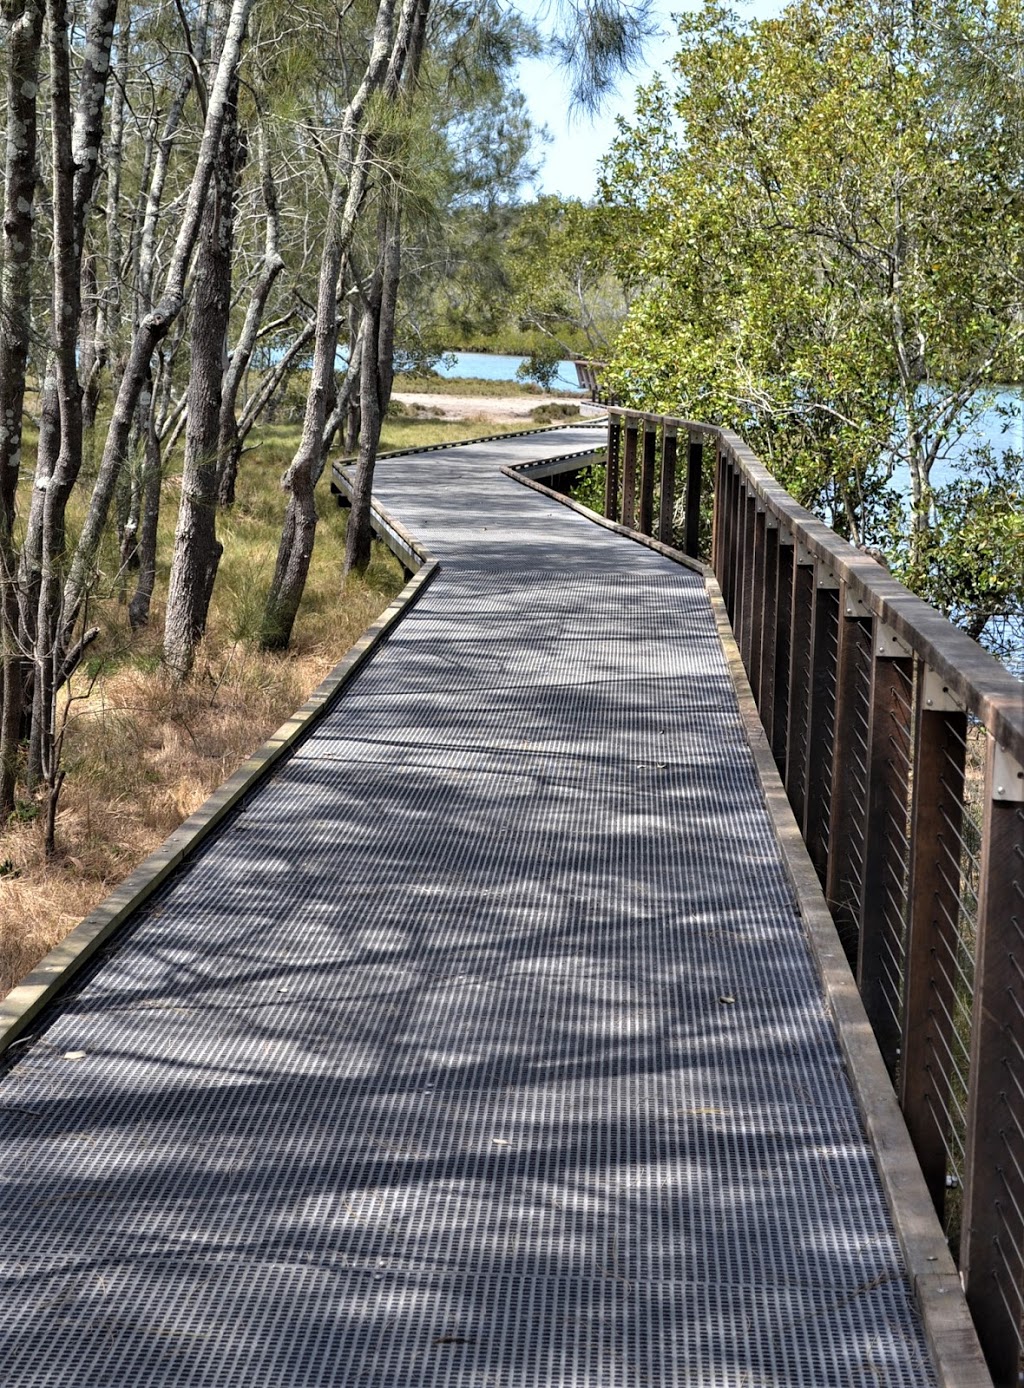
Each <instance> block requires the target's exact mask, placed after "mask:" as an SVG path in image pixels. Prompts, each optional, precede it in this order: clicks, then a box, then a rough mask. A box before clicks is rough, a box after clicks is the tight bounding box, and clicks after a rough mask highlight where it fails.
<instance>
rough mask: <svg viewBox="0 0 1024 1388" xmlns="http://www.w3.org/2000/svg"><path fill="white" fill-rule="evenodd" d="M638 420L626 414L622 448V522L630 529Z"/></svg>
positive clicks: (634, 497) (634, 504) (633, 500)
mask: <svg viewBox="0 0 1024 1388" xmlns="http://www.w3.org/2000/svg"><path fill="white" fill-rule="evenodd" d="M639 432H640V420H639V418H638V416H637V415H635V414H634V415H630V414H627V415H626V446H625V448H624V449H623V450H622V524H623V525H625V526H627V527H628V528H629V529H630V530H632V529H633V528H634V526H635V525H636V452H637V444H638V442H639V439H638V436H639Z"/></svg>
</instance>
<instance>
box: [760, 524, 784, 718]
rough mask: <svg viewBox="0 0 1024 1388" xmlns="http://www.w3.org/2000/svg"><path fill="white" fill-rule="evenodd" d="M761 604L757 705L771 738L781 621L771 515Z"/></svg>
mask: <svg viewBox="0 0 1024 1388" xmlns="http://www.w3.org/2000/svg"><path fill="white" fill-rule="evenodd" d="M762 583H763V588H764V602H763V603H762V606H761V663H760V668H759V669H758V672H757V708H758V712H759V713H760V715H761V723H762V725H763V727H764V730H765V732H766V733H767V734H768V737H769V739H771V734H772V718H773V710H774V707H775V652H776V648H777V644H778V620H779V522H778V521H777V520H776V518H775V517H774V516H773V515H771V514H766V515H765V521H764V565H763V576H762Z"/></svg>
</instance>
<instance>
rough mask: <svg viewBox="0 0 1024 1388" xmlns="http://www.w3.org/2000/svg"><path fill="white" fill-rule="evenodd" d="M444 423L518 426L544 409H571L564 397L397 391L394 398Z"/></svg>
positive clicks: (572, 402) (570, 401) (571, 402)
mask: <svg viewBox="0 0 1024 1388" xmlns="http://www.w3.org/2000/svg"><path fill="white" fill-rule="evenodd" d="M392 398H393V399H395V400H400V401H401V402H402V404H403V405H409V406H415V407H417V408H418V409H421V410H423V411H424V412H425V413H428V414H432V415H435V416H437V417H438V418H440V419H487V420H496V421H498V422H503V421H507V422H515V421H517V420H523V419H529V417H530V414H531V413H532V411H533V410H536V409H539V408H540V407H541V405H571V404H575V403H576V402H575V401H573V400H567V399H566V398H565V396H561V395H507V396H505V395H431V394H422V395H421V394H419V393H415V392H407V391H404V390H396V391H395V392H394V395H393V397H392Z"/></svg>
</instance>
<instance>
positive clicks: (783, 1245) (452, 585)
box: [0, 465, 931, 1388]
mask: <svg viewBox="0 0 1024 1388" xmlns="http://www.w3.org/2000/svg"><path fill="white" fill-rule="evenodd" d="M390 466H394V465H390ZM507 485H511V486H513V487H514V485H515V484H507ZM517 490H518V492H519V493H520V494H521V496H522V498H523V499H524V504H525V505H526V506H527V508H528V507H529V505H532V504H534V503H535V502H536V500H537V499H536V498H535V496H534V494H532V493H530V492H528V491H526V490H525V489H521V488H520V489H517ZM414 499H415V502H416V505H420V506H422V507H424V508H429V505H432V504H434V502H433V497H432V496H425V497H424V496H422V495H420V494H419V493H417V494H416V497H415V498H414ZM485 503H486V497H485ZM486 504H489V503H486ZM502 504H504V502H503V503H502ZM412 509H415V507H412ZM482 513H483V512H482V511H481V512H479V513H478V514H482ZM562 514H563V515H566V514H567V513H565V512H564V511H563V512H562ZM405 518H406V517H405V511H404V510H403V519H405ZM530 524H532V520H531V518H530V517H529V516H528V515H526V516H524V517H523V518H522V526H523V528H524V530H528V529H529V525H530ZM414 528H415V525H414ZM425 538H426V539H427V541H428V543H430V544H432V545H433V544H435V538H434V536H433V535H429V536H427V537H425ZM530 543H531V544H532V543H533V542H532V541H531V542H530ZM603 543H605V541H602V544H603ZM537 544H538V546H539V544H540V541H539V540H538V542H537ZM615 544H616V545H617V546H618V547H619V549H620V551H621V548H622V542H621V541H615ZM555 548H556V550H557V546H556V547H555ZM536 552H537V550H536V549H533V550H531V555H535V554H536ZM474 554H477V551H475V550H474ZM503 562H507V559H506V560H505V561H503ZM582 562H583V561H581V563H582ZM586 562H587V563H588V564H589V558H588V559H587V560H586ZM602 562H605V560H604V559H602ZM607 562H608V563H610V562H611V561H610V559H609V560H608V561H607ZM618 562H619V566H620V569H621V570H622V573H621V574H620V575H619V578H620V579H621V580H622V581H616V583H615V584H614V585H610V586H609V585H608V584H605V583H602V582H599V581H598V580H597V579H596V578H595V577H594V575H593V574H592V573H589V572H582V571H581V570H577V569H574V568H572V567H568V568H565V569H564V570H563V571H561V572H556V571H555V570H554V569H553V568H552V567H551V566H549V565H548V563H547V560H544V563H543V564H542V565H541V567H542V569H543V570H544V572H542V573H536V572H534V573H523V572H520V573H518V574H516V573H514V572H512V571H511V570H508V571H506V570H501V571H498V570H495V571H492V572H483V571H482V570H481V569H479V568H473V567H472V566H468V567H461V568H460V567H458V566H457V565H455V564H454V563H453V564H451V565H450V567H449V568H447V569H446V570H445V571H444V572H443V573H442V575H441V577H440V578H439V579H437V580H436V581H435V584H434V586H433V588H432V589H431V590H430V591H429V594H428V597H427V598H425V599H424V600H423V601H422V602H421V603H420V604H419V605H418V606H417V607H416V608H415V609H414V610H413V612H412V613H411V615H410V616H409V617H407V618H406V620H405V621H403V623H402V624H401V626H400V627H399V629H398V631H397V632H396V633H395V635H394V636H393V637H392V638H391V639H390V640H389V641H388V643H387V644H386V646H385V647H384V648H383V649H382V650H381V651H380V652H379V653H378V654H377V655H376V656H375V658H374V660H373V661H372V662H371V664H370V665H369V666H368V667H367V668H366V669H365V670H364V672H363V673H362V674H361V675H360V676H359V678H358V679H357V680H356V682H355V683H354V685H353V686H352V689H351V691H350V693H349V694H348V695H347V696H346V698H345V699H343V700H342V702H341V703H340V704H339V706H338V707H337V708H336V710H335V711H334V712H333V713H332V714H331V715H330V716H329V718H328V719H327V720H326V721H325V722H324V724H323V725H322V726H321V727H320V728H319V729H318V730H317V731H316V733H315V734H314V735H313V737H311V738H310V739H309V740H308V741H307V742H306V743H305V744H304V745H303V747H302V748H301V749H300V751H299V752H298V754H297V755H296V756H294V757H293V758H292V759H291V760H290V761H289V762H288V763H286V764H285V765H284V766H283V767H282V768H281V769H280V770H279V771H278V772H277V773H276V774H275V776H274V777H273V778H272V780H271V781H270V782H269V783H268V784H267V786H266V787H265V788H264V789H263V790H261V791H260V792H259V793H258V794H256V795H255V796H254V797H253V798H252V799H251V800H250V801H249V803H248V804H247V805H246V806H244V808H243V809H242V811H241V812H240V813H238V814H236V815H235V816H234V818H233V819H232V820H231V821H230V822H229V823H228V824H227V826H226V827H225V829H224V830H223V832H221V833H220V834H219V835H218V837H217V838H216V840H215V841H213V842H212V843H211V844H209V845H208V846H207V847H206V848H205V849H204V850H203V851H202V852H201V853H200V854H199V855H197V857H196V858H195V859H194V860H193V861H192V862H191V864H190V865H189V867H188V868H187V870H186V871H184V872H182V873H180V874H179V875H178V876H177V877H176V878H175V879H174V880H173V882H172V883H171V884H170V885H169V886H167V887H165V888H164V889H163V890H162V891H161V893H160V894H159V895H158V896H157V897H155V898H154V899H153V900H152V902H151V903H150V904H149V905H148V906H147V907H146V908H145V909H144V910H143V911H142V912H141V913H140V915H139V917H138V918H137V920H136V921H135V923H134V924H133V925H132V926H131V928H130V929H128V930H126V931H124V932H122V934H121V935H120V936H119V937H118V939H117V941H116V942H115V943H114V945H113V946H112V947H111V948H110V949H108V950H107V952H106V953H105V955H104V956H103V958H102V959H100V960H99V961H97V963H96V964H95V965H94V966H93V967H92V968H91V969H90V971H89V972H88V973H87V974H86V975H85V976H83V978H82V980H81V982H80V983H79V984H78V985H77V986H76V988H75V989H74V991H73V992H72V993H71V994H69V995H68V996H67V997H65V999H64V1000H63V1001H62V1002H61V1004H60V1006H59V1007H58V1008H55V1009H53V1010H52V1011H51V1013H50V1014H49V1015H48V1016H47V1017H45V1018H44V1019H43V1020H42V1021H41V1022H40V1023H39V1025H38V1027H37V1030H36V1034H35V1036H34V1037H33V1038H31V1039H29V1040H28V1041H26V1042H25V1043H24V1044H23V1045H16V1046H15V1047H14V1049H13V1051H12V1054H11V1058H10V1060H9V1061H8V1064H7V1073H6V1076H5V1078H4V1080H3V1083H2V1084H0V1143H2V1150H3V1153H4V1173H5V1194H4V1228H5V1235H6V1238H5V1244H4V1257H3V1260H2V1278H3V1280H2V1286H3V1291H4V1296H3V1299H2V1302H0V1343H2V1353H3V1362H4V1364H5V1383H7V1384H10V1385H12V1388H28V1385H37V1384H38V1385H42V1384H47V1385H50V1384H53V1383H60V1384H62V1385H104V1388H105V1386H106V1385H108V1384H117V1385H119V1388H120V1385H131V1384H139V1385H143V1384H144V1385H146V1386H147V1388H149V1386H150V1385H154V1386H156V1388H159V1385H165V1384H166V1385H170V1384H173V1385H204V1386H205V1385H210V1388H213V1385H222V1384H230V1385H234V1384H239V1385H241V1384H246V1385H249V1384H256V1385H266V1386H267V1388H270V1386H271V1385H273V1388H279V1386H280V1385H295V1388H299V1385H301V1388H316V1385H340V1384H344V1385H346V1388H347V1385H373V1388H383V1386H384V1385H394V1386H395V1388H433V1385H440V1384H445V1385H450V1386H451V1388H454V1385H460V1386H461V1385H465V1386H466V1388H469V1385H472V1386H473V1388H478V1385H479V1386H480V1388H482V1386H483V1385H492V1384H493V1385H508V1388H513V1386H514V1388H553V1385H556V1384H557V1385H562V1384H565V1385H578V1386H579V1388H627V1385H628V1388H634V1385H650V1388H656V1386H657V1388H661V1385H670V1384H671V1385H680V1386H682V1385H685V1388H690V1386H691V1385H703V1384H707V1385H711V1384H725V1385H730V1386H731V1385H739V1384H743V1383H748V1384H758V1385H760V1384H765V1385H767V1384H772V1385H798V1384H808V1385H814V1388H821V1385H827V1384H835V1385H843V1388H847V1385H868V1384H870V1385H873V1386H874V1388H877V1384H878V1383H880V1382H881V1383H886V1384H893V1385H896V1384H906V1385H912V1388H920V1386H921V1385H926V1384H927V1383H928V1382H930V1381H931V1380H930V1377H929V1370H928V1369H927V1367H926V1362H925V1353H924V1350H923V1347H922V1342H921V1336H920V1332H919V1329H918V1327H917V1324H916V1321H915V1319H914V1316H913V1313H912V1310H911V1306H910V1300H909V1295H908V1292H907V1288H906V1286H905V1283H904V1280H903V1277H902V1272H901V1269H900V1265H899V1259H898V1255H897V1252H896V1247H895V1241H894V1239H893V1236H892V1233H891V1230H890V1229H889V1227H888V1224H887V1221H886V1218H885V1215H884V1210H883V1202H882V1198H881V1194H880V1191H879V1189H878V1184H877V1179H876V1176H875V1172H874V1169H873V1165H872V1161H871V1157H870V1154H869V1151H868V1147H867V1144H866V1142H865V1140H864V1137H863V1134H862V1132H861V1129H860V1125H859V1122H858V1120H857V1116H856V1113H855V1110H854V1106H853V1102H852V1099H851V1095H850V1092H849V1088H848V1085H847V1083H846V1080H845V1076H844V1073H843V1069H842V1065H841V1061H840V1056H839V1052H838V1049H837V1046H836V1042H835V1037H834V1035H833V1033H832V1030H831V1027H830V1025H829V1023H828V1020H827V1018H826V1016H825V1010H824V1005H823V1001H822V998H821V996H820V992H819V989H818V986H817V983H816V980H815V976H814V972H813V969H812V966H811V963H810V960H809V957H808V953H807V949H806V946H805V943H804V940H803V938H802V934H801V930H800V925H799V921H798V920H797V919H796V916H795V912H794V908H793V904H792V901H791V898H790V895H789V891H788V889H787V886H786V883H785V878H784V874H783V870H782V865H781V862H780V860H779V857H778V852H777V849H776V847H775V844H774V840H773V838H772V834H771V831H770V828H769V825H768V822H767V820H766V818H765V816H764V812H763V809H762V807H761V801H760V797H759V793H758V789H757V783H756V778H755V775H754V771H753V766H752V762H751V759H750V756H749V752H748V751H747V749H746V747H745V745H744V743H743V740H742V736H741V730H740V725H739V720H738V715H737V711H736V708H735V704H734V701H733V700H732V698H731V695H730V691H729V685H728V677H727V674H726V671H725V667H724V663H723V661H722V657H721V653H720V651H719V650H718V647H717V644H716V643H715V640H714V632H713V627H712V625H711V618H710V613H709V612H708V610H707V608H706V605H703V604H704V599H703V595H702V593H701V590H700V586H699V581H695V580H693V577H692V576H691V575H688V574H685V573H683V572H682V571H679V570H676V569H674V568H673V567H672V566H670V565H667V564H665V563H664V562H663V561H661V560H659V559H657V558H656V557H654V556H649V557H645V556H641V558H640V559H639V560H638V559H637V555H636V553H635V552H634V551H633V550H632V549H629V548H628V547H627V552H626V554H625V556H624V557H623V556H622V555H621V552H620V557H619V561H618ZM453 625H454V626H455V627H456V630H454V631H453V629H452V628H453Z"/></svg>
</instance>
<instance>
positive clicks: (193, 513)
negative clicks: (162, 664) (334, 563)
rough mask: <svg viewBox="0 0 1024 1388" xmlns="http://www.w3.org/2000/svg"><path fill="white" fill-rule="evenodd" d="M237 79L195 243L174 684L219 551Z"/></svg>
mask: <svg viewBox="0 0 1024 1388" xmlns="http://www.w3.org/2000/svg"><path fill="white" fill-rule="evenodd" d="M237 103H238V81H237V75H236V79H235V83H234V86H233V89H232V96H231V100H230V102H229V105H228V109H227V113H226V116H225V120H224V127H223V130H222V132H221V143H220V156H219V161H218V167H217V170H216V173H215V176H214V188H213V190H212V196H211V197H210V198H209V200H208V201H207V205H206V216H205V218H204V219H203V232H202V236H201V238H200V243H199V253H198V256H197V268H196V277H195V289H194V310H193V315H192V356H191V370H190V374H189V384H188V423H187V425H186V427H185V462H184V468H183V471H182V478H181V502H180V504H179V507H178V526H177V530H176V532H175V537H174V555H173V558H172V561H171V578H170V587H169V590H168V595H167V613H166V618H165V622H164V660H165V661H166V662H167V665H168V668H169V669H170V670H171V672H172V674H173V675H174V676H175V678H176V679H179V680H182V679H185V678H186V677H187V675H188V674H189V673H190V671H191V669H192V664H193V661H194V660H195V652H196V646H197V645H198V644H199V642H200V641H201V640H202V637H203V633H204V632H205V630H206V619H207V615H208V613H209V608H210V598H211V596H212V593H213V583H214V579H215V577H216V574H217V565H218V564H219V562H220V556H221V553H222V549H223V547H222V545H221V544H220V542H219V541H218V539H217V528H216V517H217V480H218V479H217V449H218V444H219V441H220V425H221V385H222V381H223V378H224V358H225V353H226V344H227V332H228V320H229V318H230V315H231V261H232V255H233V251H234V235H233V230H234V202H235V190H236V186H237V178H238V152H239V142H238V124H237V116H238V105H237Z"/></svg>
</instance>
